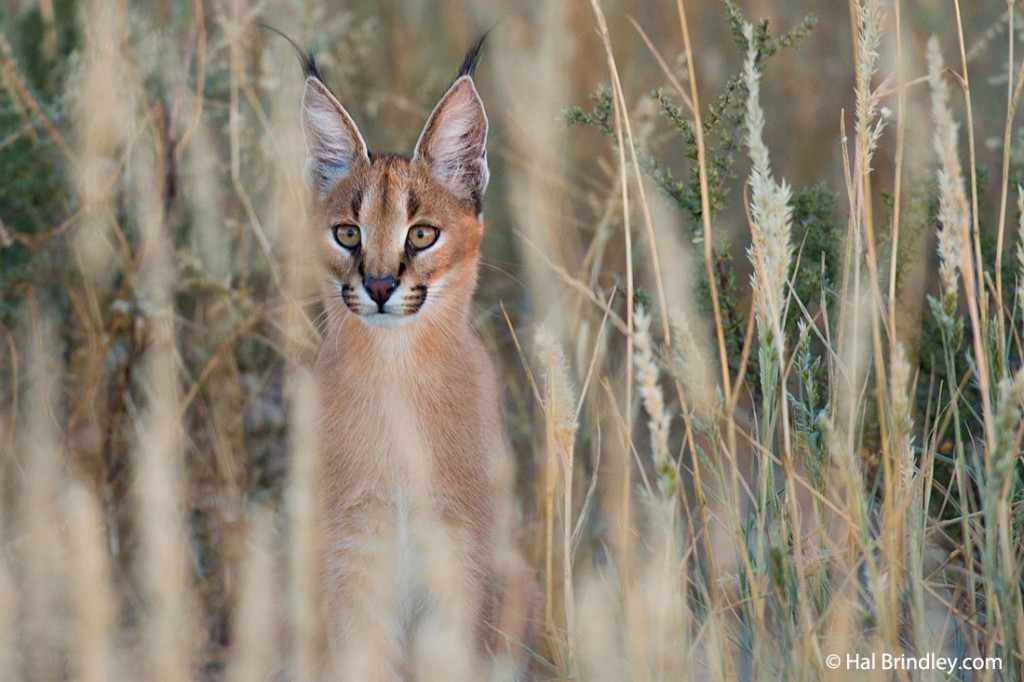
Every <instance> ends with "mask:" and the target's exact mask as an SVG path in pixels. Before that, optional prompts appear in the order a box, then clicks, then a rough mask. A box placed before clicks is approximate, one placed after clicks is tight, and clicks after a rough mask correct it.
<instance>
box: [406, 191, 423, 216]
mask: <svg viewBox="0 0 1024 682" xmlns="http://www.w3.org/2000/svg"><path fill="white" fill-rule="evenodd" d="M406 210H407V212H408V214H409V220H412V219H413V216H415V215H416V214H417V213H419V210H420V198H419V197H418V196H416V193H415V192H413V191H412V190H409V203H408V205H407V207H406Z"/></svg>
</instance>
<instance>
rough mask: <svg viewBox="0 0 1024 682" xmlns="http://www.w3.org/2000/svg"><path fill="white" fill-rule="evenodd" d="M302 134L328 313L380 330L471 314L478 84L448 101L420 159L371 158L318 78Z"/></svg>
mask: <svg viewBox="0 0 1024 682" xmlns="http://www.w3.org/2000/svg"><path fill="white" fill-rule="evenodd" d="M303 130H304V132H305V136H306V145H307V150H308V152H309V163H308V167H307V172H308V173H309V175H310V180H311V184H312V185H313V192H314V201H313V206H314V210H313V229H314V238H315V239H316V242H317V250H318V252H319V253H320V260H321V263H322V266H323V271H324V275H325V277H326V282H325V293H326V298H327V305H328V306H339V307H340V309H341V310H342V311H343V312H344V313H346V314H354V315H357V316H358V317H359V318H360V319H361V320H362V321H363V322H364V323H366V324H368V325H371V326H385V325H391V324H398V323H409V322H413V321H415V320H417V319H422V318H424V317H430V316H431V315H436V314H443V313H446V312H447V313H451V312H455V313H459V312H462V313H464V312H465V311H466V310H468V306H469V299H470V297H471V296H472V292H473V288H474V287H475V284H476V265H477V258H478V253H479V246H480V241H481V237H482V230H483V226H482V223H481V220H480V212H481V204H482V200H483V194H484V190H485V189H486V186H487V179H488V170H487V162H486V152H485V149H484V141H485V138H486V135H487V117H486V115H485V113H484V109H483V104H482V102H481V101H480V97H479V95H478V94H477V92H476V88H475V87H474V85H473V80H472V78H471V76H469V75H463V76H460V77H459V78H458V79H457V80H456V81H455V83H454V84H453V85H452V86H451V88H449V90H448V92H447V93H445V95H444V97H442V98H441V101H440V102H439V103H438V105H437V107H436V108H435V109H434V112H433V113H432V114H431V116H430V118H429V119H428V121H427V124H426V126H425V127H424V129H423V132H422V134H421V135H420V139H419V141H418V142H417V144H416V150H415V152H414V153H413V155H412V157H411V158H405V157H403V156H400V155H393V154H392V155H380V156H376V155H371V154H369V153H368V151H367V149H366V145H365V143H364V142H363V138H362V136H361V135H360V134H359V131H358V129H357V128H356V126H355V123H354V122H353V121H352V119H351V118H350V117H349V115H348V114H347V113H346V112H345V110H344V109H343V108H342V106H341V105H340V104H339V103H338V101H337V100H336V99H335V98H334V96H333V95H331V93H330V92H329V91H328V90H327V88H326V87H325V86H324V85H323V83H322V82H321V81H320V80H319V78H318V77H316V76H313V75H311V76H309V77H308V78H307V81H306V92H305V95H304V97H303Z"/></svg>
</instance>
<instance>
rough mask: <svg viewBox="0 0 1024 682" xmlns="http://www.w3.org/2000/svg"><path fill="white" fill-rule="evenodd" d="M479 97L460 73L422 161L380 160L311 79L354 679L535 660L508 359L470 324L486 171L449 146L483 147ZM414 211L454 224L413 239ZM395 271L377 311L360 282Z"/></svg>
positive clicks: (335, 630) (332, 437)
mask: <svg viewBox="0 0 1024 682" xmlns="http://www.w3.org/2000/svg"><path fill="white" fill-rule="evenodd" d="M478 102H479V98H478V96H477V94H476V90H475V88H473V86H472V81H471V80H470V79H469V78H468V77H464V78H461V79H459V80H458V81H456V83H455V84H454V85H453V86H452V88H451V89H450V90H449V93H448V94H447V95H446V97H445V98H444V99H443V100H442V104H439V106H438V109H436V110H435V112H434V114H433V115H432V116H431V118H430V120H429V122H428V124H427V126H426V128H425V129H424V133H423V135H422V136H421V138H420V142H419V143H418V144H417V150H416V154H415V155H414V157H413V158H412V159H411V160H409V159H406V158H404V157H400V156H379V157H374V158H373V160H372V161H371V160H370V157H369V155H367V154H366V152H365V147H364V146H363V142H362V138H361V137H359V134H358V131H357V130H355V125H354V123H352V122H351V119H350V118H349V117H348V116H347V114H345V113H344V110H343V109H342V108H341V105H340V104H337V102H336V100H334V99H333V97H332V96H331V95H330V94H329V92H327V90H326V88H324V87H323V85H322V84H321V83H320V82H319V81H318V80H317V79H315V78H312V77H311V78H310V79H309V80H308V81H307V93H306V101H305V103H304V113H305V115H306V120H305V124H306V135H307V144H308V146H309V147H310V154H311V163H312V164H313V166H314V168H313V171H314V177H315V179H317V182H318V183H319V184H318V185H317V189H319V190H320V191H318V192H317V194H316V198H315V199H314V204H313V212H312V221H311V222H312V230H313V239H314V240H315V242H316V244H317V248H318V253H319V260H320V267H321V271H322V272H321V274H322V278H321V279H322V280H323V295H324V301H325V306H326V311H325V314H326V320H327V323H326V327H325V333H324V344H323V347H322V350H321V352H320V355H319V357H318V360H317V362H316V367H315V377H316V381H317V385H318V391H319V394H318V399H319V407H320V415H319V439H320V458H321V461H320V467H319V472H320V480H319V490H318V513H319V522H320V524H321V528H322V531H323V533H322V537H323V539H324V542H323V557H322V566H323V583H322V584H323V595H324V599H323V605H324V608H325V615H326V622H327V635H328V641H329V644H330V647H331V650H332V654H333V656H334V658H335V666H337V667H336V668H335V674H338V675H339V676H341V677H342V678H343V679H353V680H360V681H362V680H391V679H444V680H458V679H474V680H476V679H486V678H487V677H489V676H490V677H496V676H503V677H504V678H505V679H507V678H508V674H507V672H506V673H502V672H501V671H502V670H503V671H508V670H509V669H510V668H520V669H521V668H522V665H521V663H522V659H523V656H522V655H521V653H520V649H521V647H520V646H518V643H521V642H523V641H524V640H525V639H526V630H527V624H528V620H529V616H528V611H529V608H530V604H531V602H532V600H533V593H534V588H533V577H532V572H531V571H530V570H529V568H528V567H527V566H526V564H525V562H524V561H523V559H522V557H521V555H520V554H519V552H518V551H517V550H516V548H515V546H514V544H513V542H512V534H513V531H512V521H513V500H512V476H511V466H512V456H511V453H510V451H509V447H508V445H507V442H506V439H505V435H504V427H503V424H502V416H501V408H500V400H499V393H500V391H499V385H498V380H497V374H496V372H495V368H494V365H493V363H492V361H491V359H490V357H489V356H488V354H487V352H486V349H485V348H484V345H483V343H482V342H481V340H480V339H479V338H478V336H477V335H476V334H475V332H474V331H473V330H472V328H471V326H470V323H469V309H470V301H471V298H472V295H473V291H474V289H475V288H476V280H477V263H478V259H479V247H480V241H481V237H482V233H483V225H482V222H481V220H480V217H479V215H478V213H477V210H476V209H477V207H478V201H479V196H480V195H482V191H483V186H485V185H486V166H485V165H483V166H482V167H483V169H484V175H483V177H482V179H481V178H480V177H479V173H478V174H477V175H473V172H474V168H473V167H472V166H469V167H468V171H467V166H465V165H464V164H462V159H461V157H459V154H458V152H459V149H458V148H455V147H453V146H452V145H453V144H458V142H459V139H462V138H463V137H465V136H464V135H463V134H462V133H461V132H460V130H461V131H463V132H464V131H466V130H469V132H470V134H471V135H476V136H478V137H479V139H480V141H481V142H480V145H479V151H476V150H473V152H472V153H473V154H481V155H482V151H483V147H482V140H483V137H484V136H485V135H486V118H485V117H483V110H482V106H480V105H479V104H478ZM332 107H336V108H337V110H338V111H339V115H338V116H337V117H334V116H333V114H332V112H331V108H332ZM477 109H479V111H478V112H477ZM316 117H319V118H316ZM324 121H326V123H324ZM460 126H461V128H460ZM473 126H476V127H477V128H476V129H474V128H473ZM480 126H482V128H481V127H480ZM325 131H326V132H325ZM453 131H454V132H453ZM339 135H340V136H341V137H342V140H341V142H340V143H337V144H335V143H334V142H333V141H332V139H333V138H332V136H339ZM318 145H319V146H318ZM331 145H334V146H331ZM325 147H326V148H327V150H326V151H323V149H324V148H325ZM339 149H340V150H341V151H340V152H339V151H338V150H339ZM331 154H334V155H335V156H331ZM341 154H344V155H348V156H340V155H341ZM453 154H454V156H453ZM322 157H326V159H327V162H324V158H322ZM339 158H340V161H338V159H339ZM336 162H337V163H336ZM318 163H319V164H320V166H322V167H318V166H317V164H318ZM481 163H484V164H485V161H483V160H482V161H481ZM331 164H336V166H337V167H340V168H343V170H342V171H341V172H338V173H337V177H334V176H332V173H333V172H335V166H332V165H331ZM324 168H326V170H324ZM466 173H468V175H466ZM463 175H465V177H463ZM466 178H469V179H470V181H473V178H475V179H476V180H475V181H477V182H479V183H480V186H479V194H477V195H474V194H473V193H472V192H470V191H468V190H467V187H469V185H467V184H466V182H467V180H466ZM410 211H412V214H410ZM417 224H428V225H430V226H434V227H437V228H439V229H440V230H441V236H440V238H439V239H438V242H437V243H436V244H435V245H434V246H433V247H431V248H429V249H426V250H424V251H422V252H416V253H411V252H410V250H409V248H408V247H407V245H406V235H407V232H408V230H409V229H410V227H412V226H414V225H417ZM338 225H357V226H359V228H360V230H361V231H362V240H363V241H362V244H361V246H360V247H359V250H358V252H349V251H346V249H344V248H341V247H340V246H339V245H338V244H337V243H335V241H334V232H333V229H334V227H335V226H338ZM387 276H391V277H395V278H396V280H397V281H398V282H399V284H398V286H397V288H396V289H395V291H394V293H393V294H392V296H391V298H390V299H388V301H387V302H386V304H381V305H385V306H386V308H382V309H381V310H378V306H377V303H375V302H374V301H373V300H371V299H370V297H369V295H368V293H367V289H366V288H365V287H364V284H365V282H366V279H367V278H382V277H387ZM418 287H426V296H425V298H424V297H423V296H422V293H421V292H422V291H423V290H422V289H421V288H418ZM421 301H422V302H421ZM383 311H388V314H384V313H383ZM505 628H511V629H510V630H504V629H505ZM446 647H447V648H446ZM509 659H518V662H512V663H509ZM495 671H499V672H497V673H496V672H495Z"/></svg>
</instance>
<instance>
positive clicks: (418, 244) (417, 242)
mask: <svg viewBox="0 0 1024 682" xmlns="http://www.w3.org/2000/svg"><path fill="white" fill-rule="evenodd" d="M439 236H441V230H439V229H437V228H436V227H431V226H429V225H416V226H414V227H411V228H409V237H408V240H409V246H411V247H412V248H414V249H416V250H417V251H422V250H423V249H427V248H430V247H431V246H433V245H434V242H436V241H437V238H438V237H439Z"/></svg>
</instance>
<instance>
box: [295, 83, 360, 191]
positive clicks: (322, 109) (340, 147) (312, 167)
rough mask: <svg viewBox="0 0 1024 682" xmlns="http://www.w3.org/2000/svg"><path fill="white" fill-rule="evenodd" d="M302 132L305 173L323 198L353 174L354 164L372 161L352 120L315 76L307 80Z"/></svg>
mask: <svg viewBox="0 0 1024 682" xmlns="http://www.w3.org/2000/svg"><path fill="white" fill-rule="evenodd" d="M302 132H303V134H304V135H305V138H306V153H307V154H308V157H309V158H308V161H307V162H306V174H307V177H308V179H309V182H310V184H311V185H312V187H313V188H314V190H315V191H316V192H317V193H318V194H319V195H321V196H322V195H323V194H324V193H326V192H327V190H329V189H330V188H331V187H332V186H334V183H336V182H337V181H338V180H340V179H341V178H343V177H345V176H346V175H348V174H349V173H351V172H352V168H353V166H354V165H356V164H358V163H369V162H370V157H369V155H368V154H367V151H366V142H364V141H363V136H362V135H360V134H359V129H358V128H357V127H356V124H355V122H354V121H353V120H352V117H351V116H349V115H348V112H347V111H345V108H344V107H343V106H341V104H340V103H339V102H338V100H337V99H336V98H335V97H334V95H332V94H331V92H330V90H328V89H327V86H325V85H324V84H323V83H322V82H321V81H320V80H319V79H318V78H316V77H315V76H309V77H308V78H306V91H305V93H304V94H303V96H302Z"/></svg>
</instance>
